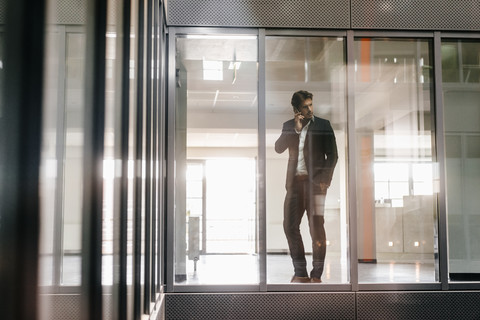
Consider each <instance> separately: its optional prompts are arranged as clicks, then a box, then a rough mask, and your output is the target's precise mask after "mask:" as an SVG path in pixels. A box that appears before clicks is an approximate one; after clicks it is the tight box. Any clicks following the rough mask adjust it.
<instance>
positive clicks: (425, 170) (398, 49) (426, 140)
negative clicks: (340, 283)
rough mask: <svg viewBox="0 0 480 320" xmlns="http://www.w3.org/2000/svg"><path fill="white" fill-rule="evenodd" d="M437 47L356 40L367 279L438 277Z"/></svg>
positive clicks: (362, 270) (362, 252)
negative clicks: (434, 55) (434, 67)
mask: <svg viewBox="0 0 480 320" xmlns="http://www.w3.org/2000/svg"><path fill="white" fill-rule="evenodd" d="M430 51H431V50H430V43H429V41H427V40H408V39H402V40H393V39H392V40H388V39H367V38H361V39H360V38H359V39H355V79H356V81H355V126H356V142H357V225H358V242H357V243H358V252H357V254H358V259H359V262H360V264H359V267H358V271H359V275H358V276H359V282H360V283H365V282H375V283H385V282H411V283H415V282H434V281H435V280H436V274H435V266H436V261H435V248H436V244H435V243H434V241H435V239H436V237H435V235H434V230H435V225H436V222H435V221H434V217H435V216H436V212H435V210H436V205H435V204H436V194H435V193H434V192H433V188H432V185H433V178H432V165H433V161H434V159H433V156H432V155H434V154H435V152H434V150H433V146H432V143H431V141H432V136H433V135H434V132H433V127H432V124H431V121H432V120H431V118H432V115H433V112H432V107H433V101H432V82H431V78H432V77H431V70H432V68H431V64H432V62H431V53H430ZM372 262H375V263H372Z"/></svg>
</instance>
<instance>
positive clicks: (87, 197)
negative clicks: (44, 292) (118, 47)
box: [81, 0, 107, 319]
mask: <svg viewBox="0 0 480 320" xmlns="http://www.w3.org/2000/svg"><path fill="white" fill-rule="evenodd" d="M87 8H88V11H87V12H88V18H87V52H86V59H85V106H84V115H85V116H84V121H85V122H84V166H83V168H84V180H83V210H82V214H83V216H82V315H81V318H82V319H102V205H103V150H104V134H105V132H104V131H105V51H106V48H105V33H106V22H107V1H106V0H98V1H95V0H90V1H88V4H87Z"/></svg>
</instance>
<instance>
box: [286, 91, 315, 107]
mask: <svg viewBox="0 0 480 320" xmlns="http://www.w3.org/2000/svg"><path fill="white" fill-rule="evenodd" d="M307 99H313V94H311V93H310V92H308V91H305V90H299V91H297V92H295V93H294V94H293V96H292V102H291V103H292V106H293V109H300V106H301V104H302V103H303V101H305V100H307Z"/></svg>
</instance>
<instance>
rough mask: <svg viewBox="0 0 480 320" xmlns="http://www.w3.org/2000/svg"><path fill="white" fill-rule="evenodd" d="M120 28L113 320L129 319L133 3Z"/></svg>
mask: <svg viewBox="0 0 480 320" xmlns="http://www.w3.org/2000/svg"><path fill="white" fill-rule="evenodd" d="M121 10H122V12H121V14H122V18H121V24H119V28H120V30H119V31H120V34H121V37H122V38H121V45H120V52H121V62H120V64H121V72H122V73H121V84H120V87H121V88H120V89H121V95H120V96H121V101H120V103H121V105H120V113H121V119H120V151H119V153H120V159H121V172H122V174H121V176H120V200H119V201H120V203H119V205H120V208H119V217H118V220H119V240H118V241H119V244H118V246H119V252H118V256H119V278H118V297H117V303H118V305H117V306H116V308H115V309H114V310H117V314H116V315H115V317H114V319H119V320H126V319H127V318H128V316H127V310H128V308H127V305H128V302H127V294H128V290H127V271H128V268H127V263H128V262H127V256H128V249H127V243H128V149H129V145H128V143H129V123H130V118H129V114H130V21H131V19H130V15H131V0H124V1H123V7H122V9H121Z"/></svg>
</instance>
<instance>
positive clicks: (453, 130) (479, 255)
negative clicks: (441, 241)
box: [442, 40, 480, 281]
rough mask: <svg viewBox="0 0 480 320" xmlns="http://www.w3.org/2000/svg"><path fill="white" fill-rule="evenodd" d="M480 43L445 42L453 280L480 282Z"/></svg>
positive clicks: (444, 63)
mask: <svg viewBox="0 0 480 320" xmlns="http://www.w3.org/2000/svg"><path fill="white" fill-rule="evenodd" d="M479 51H480V43H479V42H472V41H463V40H462V41H444V42H442V74H443V94H444V106H445V142H446V177H447V179H446V180H447V215H448V246H449V273H450V280H452V281H463V280H475V281H478V280H480V276H479V275H480V251H479V250H478V248H477V247H478V245H477V243H478V241H479V240H480V238H479V233H478V229H479V227H480V219H479V217H480V215H479V214H478V207H479V205H480V200H479V197H478V192H477V190H478V186H479V184H480V147H479V146H480V120H479V119H480V117H479V116H480V102H479V101H480V56H479V54H478V52H479Z"/></svg>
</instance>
